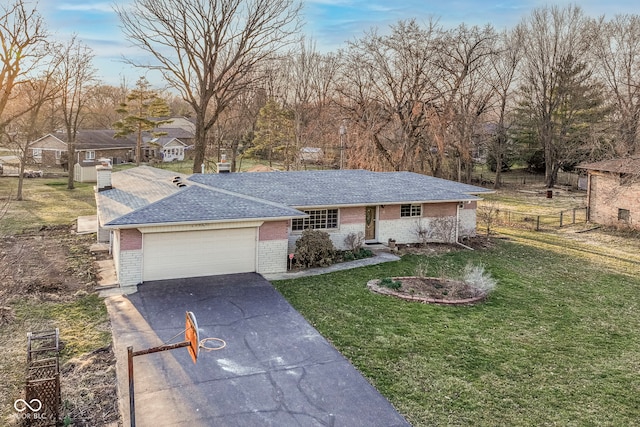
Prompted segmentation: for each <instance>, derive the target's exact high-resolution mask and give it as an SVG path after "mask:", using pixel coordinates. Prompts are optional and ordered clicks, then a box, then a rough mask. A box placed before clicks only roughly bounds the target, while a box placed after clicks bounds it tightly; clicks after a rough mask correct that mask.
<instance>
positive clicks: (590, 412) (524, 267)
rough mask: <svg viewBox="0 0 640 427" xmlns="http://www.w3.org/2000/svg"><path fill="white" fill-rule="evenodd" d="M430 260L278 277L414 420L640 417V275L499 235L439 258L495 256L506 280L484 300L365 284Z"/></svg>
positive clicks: (411, 258)
mask: <svg viewBox="0 0 640 427" xmlns="http://www.w3.org/2000/svg"><path fill="white" fill-rule="evenodd" d="M423 259H424V258H423V257H421V256H416V255H408V256H405V257H403V259H402V260H401V261H399V262H395V263H388V264H381V265H377V266H371V267H365V268H360V269H356V270H350V271H344V272H337V273H332V274H327V275H322V276H315V277H305V278H299V279H294V280H287V281H279V282H275V283H274V284H275V286H276V288H277V289H278V290H279V291H280V292H281V293H282V294H283V295H284V296H285V297H286V298H287V299H288V300H289V301H290V302H291V303H292V304H293V305H294V307H296V308H297V309H298V310H299V311H300V312H301V313H302V314H303V315H304V316H305V317H306V318H307V319H308V320H309V321H310V322H311V323H312V324H313V325H314V326H315V327H316V328H317V329H318V330H319V331H320V332H321V333H322V334H323V335H324V336H325V337H327V338H328V339H329V340H330V341H331V342H332V343H333V344H334V345H335V346H336V347H337V348H338V350H340V352H341V353H342V354H343V355H345V356H346V357H347V358H349V359H350V360H351V362H352V363H353V364H354V365H355V366H356V367H357V368H358V369H359V370H360V371H361V372H362V373H363V374H364V375H365V376H366V377H367V378H368V379H369V381H370V382H371V383H372V384H373V385H374V386H375V387H376V388H377V389H378V390H379V391H380V392H381V393H382V394H383V395H385V396H386V397H387V398H388V399H389V400H390V401H391V402H392V403H393V404H394V405H395V407H396V408H397V409H398V410H399V411H400V413H402V414H403V415H404V416H405V417H406V418H407V420H408V421H409V422H410V423H411V424H413V425H416V426H418V425H421V426H426V425H487V426H496V425H503V426H513V425H536V426H537V425H576V426H577V425H633V424H636V423H637V422H638V416H639V415H638V414H639V412H638V408H639V407H640V357H638V355H639V354H640V310H638V307H639V305H638V303H639V302H640V296H639V290H640V278H639V277H638V276H637V275H629V274H624V273H626V272H616V271H612V268H611V266H608V265H607V266H605V265H604V264H600V263H599V261H598V260H594V259H587V258H583V257H581V256H580V255H579V253H578V252H576V253H574V252H572V255H563V254H562V253H561V252H558V251H557V250H556V249H549V248H544V247H535V246H532V245H527V244H526V243H514V242H500V243H498V244H497V245H496V246H495V247H493V248H492V249H489V250H484V251H455V252H452V253H448V254H442V255H437V256H432V257H429V258H428V263H429V271H430V272H433V273H434V274H435V272H439V271H445V272H450V273H451V274H455V273H457V272H458V271H460V270H461V269H462V268H463V267H464V266H465V265H466V263H467V262H468V261H472V262H474V263H476V264H480V263H482V264H484V265H485V267H486V269H487V270H488V271H489V272H491V273H492V274H493V276H494V277H495V278H497V279H498V281H499V283H498V287H497V289H496V290H495V291H494V292H493V293H492V294H491V296H490V297H489V299H488V301H487V302H485V303H483V304H480V305H477V306H472V307H445V306H435V305H424V304H416V303H408V302H404V301H400V300H395V299H392V298H390V297H388V296H383V295H378V294H373V293H370V292H369V291H368V290H367V289H366V283H367V281H368V280H370V279H374V278H382V277H389V276H403V275H411V274H413V272H414V269H415V267H416V265H417V264H418V263H419V262H420V261H421V260H423ZM602 262H606V261H602ZM605 267H606V268H605Z"/></svg>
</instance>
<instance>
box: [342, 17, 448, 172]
mask: <svg viewBox="0 0 640 427" xmlns="http://www.w3.org/2000/svg"><path fill="white" fill-rule="evenodd" d="M440 35H441V29H440V27H439V26H438V25H437V23H436V22H434V21H431V22H429V23H428V24H427V27H426V28H421V27H420V26H419V25H418V23H417V22H416V21H414V20H411V21H400V22H399V23H397V24H396V25H393V26H392V27H391V34H390V35H389V36H381V35H379V34H378V33H377V31H375V30H374V31H371V32H370V33H368V34H366V35H365V36H364V37H363V38H361V39H359V40H356V41H354V42H351V43H349V46H348V48H347V50H346V51H345V52H344V53H343V56H342V68H341V73H340V77H339V80H338V83H337V91H338V97H339V100H340V101H339V102H340V103H341V105H342V107H343V108H344V109H345V111H346V112H347V113H348V115H349V117H351V118H352V123H353V125H354V126H355V127H357V129H358V133H359V134H360V135H361V136H362V139H361V141H360V145H362V146H364V147H365V148H363V150H362V152H361V154H362V155H363V157H362V158H361V160H362V161H363V163H367V166H368V167H369V168H371V167H376V165H377V166H378V167H379V168H381V169H393V170H401V169H416V168H415V165H414V164H413V161H414V160H415V159H416V158H417V157H418V156H416V154H417V153H418V151H419V150H420V149H423V148H424V146H427V147H428V146H429V145H430V139H431V138H430V137H431V135H428V134H427V132H426V128H427V127H428V124H429V118H430V115H431V114H432V112H433V106H434V104H435V102H436V101H437V100H438V99H439V98H440V94H439V93H438V92H437V91H436V90H435V87H434V85H435V83H434V82H435V81H436V80H437V79H438V78H439V77H440V74H439V70H438V69H436V68H434V63H433V61H432V59H431V56H432V54H433V53H434V52H435V51H436V50H437V47H438V45H439V42H440V40H439V38H440ZM366 147H371V148H372V149H368V148H366ZM374 153H375V154H376V157H377V159H376V158H374V157H372V155H373V154H374ZM354 166H363V165H359V164H355V165H354Z"/></svg>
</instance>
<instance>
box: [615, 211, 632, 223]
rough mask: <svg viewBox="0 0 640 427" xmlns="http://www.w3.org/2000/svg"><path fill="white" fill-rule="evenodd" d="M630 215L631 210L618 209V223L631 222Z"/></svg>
mask: <svg viewBox="0 0 640 427" xmlns="http://www.w3.org/2000/svg"><path fill="white" fill-rule="evenodd" d="M630 215H631V212H630V211H629V209H618V221H624V222H629V218H630Z"/></svg>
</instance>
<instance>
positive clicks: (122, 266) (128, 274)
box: [116, 250, 142, 286]
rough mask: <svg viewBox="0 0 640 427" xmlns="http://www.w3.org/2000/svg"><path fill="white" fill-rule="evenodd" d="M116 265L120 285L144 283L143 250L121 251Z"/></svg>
mask: <svg viewBox="0 0 640 427" xmlns="http://www.w3.org/2000/svg"><path fill="white" fill-rule="evenodd" d="M118 261H119V262H118V266H117V267H116V269H117V272H118V282H119V283H120V286H134V285H137V284H138V283H142V250H135V251H120V257H119V260H118Z"/></svg>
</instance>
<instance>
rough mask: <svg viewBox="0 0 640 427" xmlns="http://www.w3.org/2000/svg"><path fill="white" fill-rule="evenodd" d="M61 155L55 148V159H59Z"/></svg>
mask: <svg viewBox="0 0 640 427" xmlns="http://www.w3.org/2000/svg"><path fill="white" fill-rule="evenodd" d="M61 156H62V151H60V150H56V160H60V157H61Z"/></svg>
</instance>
